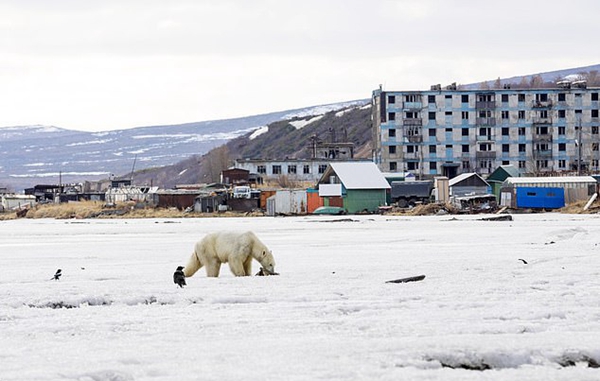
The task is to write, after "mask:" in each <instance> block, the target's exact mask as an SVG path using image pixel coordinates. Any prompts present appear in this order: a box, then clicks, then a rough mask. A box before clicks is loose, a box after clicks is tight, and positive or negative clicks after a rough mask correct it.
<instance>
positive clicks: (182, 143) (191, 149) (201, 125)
mask: <svg viewBox="0 0 600 381" xmlns="http://www.w3.org/2000/svg"><path fill="white" fill-rule="evenodd" d="M357 102H359V103H360V102H363V103H364V102H365V100H362V101H350V102H342V103H336V104H330V105H321V106H314V107H306V108H300V109H295V110H286V111H280V112H273V113H269V114H263V115H255V116H249V117H244V118H236V119H224V120H214V121H206V122H197V123H187V124H179V125H168V126H150V127H139V128H133V129H127V130H115V131H106V132H84V131H73V130H66V129H63V128H59V127H54V126H16V127H3V128H0V187H2V186H5V187H6V186H8V187H9V188H10V189H12V190H14V191H20V190H22V189H24V188H26V187H31V186H33V185H35V184H48V183H50V184H57V183H58V182H59V176H60V180H61V181H62V182H63V183H69V182H81V181H83V180H96V179H101V178H107V177H108V176H109V175H110V174H115V175H125V174H127V173H129V172H130V171H131V170H132V169H134V163H135V170H140V169H145V168H154V167H161V166H166V165H171V164H174V163H177V162H179V161H181V160H183V159H186V158H189V157H190V156H193V155H202V154H204V153H206V152H208V151H209V150H211V149H212V148H214V147H217V146H220V145H222V144H224V143H226V142H227V141H229V140H231V139H233V138H236V137H238V136H241V135H244V134H246V133H248V132H250V131H253V130H255V129H258V128H260V127H261V126H265V125H267V124H269V123H272V122H275V121H278V120H285V119H291V118H295V117H300V116H307V115H321V114H323V113H326V112H328V111H332V110H338V109H341V108H344V107H348V106H349V105H352V104H355V103H357Z"/></svg>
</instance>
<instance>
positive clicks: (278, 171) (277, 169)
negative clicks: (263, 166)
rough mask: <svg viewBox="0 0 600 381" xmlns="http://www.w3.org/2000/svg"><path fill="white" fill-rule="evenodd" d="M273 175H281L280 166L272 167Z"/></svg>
mask: <svg viewBox="0 0 600 381" xmlns="http://www.w3.org/2000/svg"><path fill="white" fill-rule="evenodd" d="M273 174H274V175H281V165H274V166H273Z"/></svg>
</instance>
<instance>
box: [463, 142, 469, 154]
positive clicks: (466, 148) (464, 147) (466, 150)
mask: <svg viewBox="0 0 600 381" xmlns="http://www.w3.org/2000/svg"><path fill="white" fill-rule="evenodd" d="M469 148H470V146H469V145H468V144H463V145H462V153H469Z"/></svg>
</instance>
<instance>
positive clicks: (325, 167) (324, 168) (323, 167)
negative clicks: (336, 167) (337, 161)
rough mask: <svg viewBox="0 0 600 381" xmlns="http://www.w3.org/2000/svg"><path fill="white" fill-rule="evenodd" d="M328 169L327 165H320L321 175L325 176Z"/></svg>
mask: <svg viewBox="0 0 600 381" xmlns="http://www.w3.org/2000/svg"><path fill="white" fill-rule="evenodd" d="M326 169H327V164H319V174H321V175H322V174H323V173H325V170H326Z"/></svg>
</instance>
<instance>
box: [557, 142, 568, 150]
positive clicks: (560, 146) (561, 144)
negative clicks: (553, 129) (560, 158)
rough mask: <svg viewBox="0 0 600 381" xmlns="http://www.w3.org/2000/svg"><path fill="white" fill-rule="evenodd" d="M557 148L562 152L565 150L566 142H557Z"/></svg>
mask: <svg viewBox="0 0 600 381" xmlns="http://www.w3.org/2000/svg"><path fill="white" fill-rule="evenodd" d="M558 150H559V151H560V152H564V151H566V150H567V143H558Z"/></svg>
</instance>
